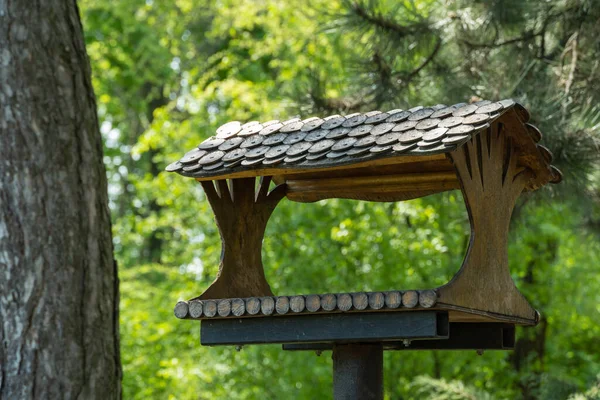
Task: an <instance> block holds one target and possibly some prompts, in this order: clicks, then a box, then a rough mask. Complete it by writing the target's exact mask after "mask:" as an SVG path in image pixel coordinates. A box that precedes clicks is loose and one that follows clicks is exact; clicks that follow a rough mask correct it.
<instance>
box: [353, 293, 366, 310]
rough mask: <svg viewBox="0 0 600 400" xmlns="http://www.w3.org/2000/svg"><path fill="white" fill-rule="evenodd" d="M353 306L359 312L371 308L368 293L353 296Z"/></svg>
mask: <svg viewBox="0 0 600 400" xmlns="http://www.w3.org/2000/svg"><path fill="white" fill-rule="evenodd" d="M352 305H353V306H354V308H356V309H357V310H364V309H366V308H367V307H368V306H369V296H367V294H366V293H354V294H352Z"/></svg>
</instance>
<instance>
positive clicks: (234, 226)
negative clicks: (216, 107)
mask: <svg viewBox="0 0 600 400" xmlns="http://www.w3.org/2000/svg"><path fill="white" fill-rule="evenodd" d="M528 121H529V113H528V111H527V110H526V109H525V108H524V107H523V106H521V105H520V104H517V103H515V102H514V101H512V100H502V101H498V102H491V101H480V102H477V103H473V104H465V103H461V104H455V105H452V106H446V105H436V106H432V107H415V108H412V109H409V110H407V111H403V110H391V111H388V112H380V111H372V112H368V113H364V114H361V113H356V114H351V115H346V116H340V115H332V116H328V117H325V118H318V117H311V118H307V119H304V120H301V119H300V118H293V119H290V120H288V121H283V122H279V121H268V122H264V123H259V122H257V121H252V122H248V123H245V124H242V123H240V122H237V121H233V122H229V123H227V124H225V125H223V126H221V127H220V128H219V129H218V130H217V132H216V135H215V136H213V137H210V138H209V139H207V140H205V141H203V142H202V143H200V144H199V145H198V147H197V148H195V149H192V150H191V151H189V152H188V153H187V154H186V155H185V156H183V157H182V158H181V159H180V160H179V161H176V162H174V163H172V164H170V165H169V166H168V167H167V171H172V172H178V173H179V174H181V175H183V176H186V177H191V178H194V179H195V180H197V181H198V182H200V183H201V184H202V187H203V188H204V191H205V193H206V197H207V199H208V201H209V202H210V204H211V207H212V209H213V211H214V213H215V219H216V223H217V225H218V227H219V231H220V233H221V238H222V248H223V251H222V254H221V263H220V266H219V273H218V275H217V277H216V279H215V281H214V282H213V283H212V285H210V287H208V288H207V289H206V290H205V291H204V292H203V293H202V294H201V295H199V296H198V297H195V298H193V299H190V300H188V301H181V302H179V303H177V305H176V306H175V315H176V316H177V317H178V318H182V319H196V320H203V323H202V338H201V341H202V344H206V345H224V344H235V345H244V344H254V343H282V344H284V348H285V349H288V350H306V349H309V350H311V349H312V350H315V349H316V350H318V349H322V350H324V349H334V360H336V359H337V361H335V362H334V364H335V365H336V366H337V367H336V368H337V370H339V371H342V370H345V368H346V367H347V366H348V365H354V364H353V362H356V363H358V364H356V365H354V367H357V365H359V364H360V363H364V362H367V361H368V360H370V359H372V360H375V359H377V360H379V355H378V354H379V352H380V351H382V350H383V349H394V350H404V349H461V348H465V349H466V348H478V349H484V348H488V349H510V348H512V347H513V346H514V327H515V325H535V324H536V323H537V322H538V321H539V313H538V312H537V311H536V310H535V309H534V308H533V307H532V306H531V305H530V304H529V302H528V301H527V300H526V299H525V297H524V296H523V295H522V294H521V293H520V292H519V291H518V289H517V288H516V286H515V284H514V282H513V280H512V278H511V276H510V271H509V265H508V232H509V224H510V219H511V215H512V212H513V208H514V205H515V202H516V200H517V198H518V197H519V195H520V194H521V193H522V192H523V191H533V190H537V189H539V188H540V187H542V186H544V185H546V184H547V183H558V182H560V181H561V173H560V171H559V170H558V169H556V168H555V167H554V166H552V165H551V161H552V154H551V153H550V151H549V150H548V149H547V148H545V147H544V146H542V145H540V144H539V143H538V142H539V141H540V140H541V137H542V135H541V133H540V132H539V130H538V129H537V128H535V127H534V126H533V125H531V124H529V123H528ZM257 178H259V179H258V181H257ZM273 183H274V184H275V185H274V187H273V188H272V187H271V186H272V184H273ZM455 189H460V190H461V191H462V194H463V198H464V200H465V205H466V208H467V211H468V215H469V220H470V224H471V240H470V242H469V246H468V249H467V251H466V254H465V258H464V261H463V263H462V265H461V266H460V268H459V269H458V272H457V273H456V275H455V276H454V277H453V278H452V279H451V280H450V282H448V283H447V284H445V285H443V286H441V287H437V288H426V289H422V290H405V289H403V288H396V289H398V290H390V291H385V292H371V293H366V292H359V293H322V294H307V295H295V296H286V295H285V294H284V295H274V294H273V292H272V291H271V288H270V286H269V284H268V282H267V280H266V278H265V274H264V270H263V265H262V259H261V247H262V241H263V237H264V232H265V228H266V225H267V221H268V219H269V217H270V215H271V213H272V212H273V210H274V209H275V207H276V206H277V204H278V203H279V201H281V200H282V199H283V198H287V199H288V200H291V201H296V202H315V201H319V200H323V199H328V198H345V199H356V200H366V201H376V202H390V201H403V200H408V199H414V198H419V197H423V196H427V195H430V194H434V193H439V192H444V191H448V190H455ZM390 284H393V283H392V282H390ZM392 287H393V286H392ZM407 341H408V342H410V345H409V346H407V345H406V344H407V343H408V342H407ZM356 342H360V343H371V345H372V346H375V347H369V348H368V349H367V348H365V349H362V348H360V347H356V348H353V347H352V345H351V344H350V343H356ZM339 346H350V347H347V349H350V350H348V352H346V353H344V355H341V354H338V355H337V356H336V355H335V354H336V351H335V349H336V348H338V347H339ZM369 349H370V350H369ZM363 352H364V354H363ZM355 356H356V357H355ZM353 357H355V358H353ZM365 360H367V361H365ZM348 363H349V364H348ZM378 363H379V362H378ZM354 367H352V368H354ZM363 367H365V368H367V367H368V364H364V365H363ZM357 368H358V367H357ZM336 376H338V374H336ZM371 378H373V379H374V380H377V379H378V377H377V376H374V377H371ZM336 379H337V382H338V384H335V382H334V386H336V387H338V392H336V393H338V394H340V396H337V395H336V396H337V397H339V398H345V397H344V396H342V395H341V393H342V392H340V390H341V391H346V390H347V389H348V387H349V386H348V385H349V382H346V381H345V379H343V378H342V375H339V377H338V378H336ZM350 386H352V385H350ZM348 390H349V389H348ZM357 390H358V389H357ZM357 393H358V392H357ZM368 398H379V397H378V396H375V397H368Z"/></svg>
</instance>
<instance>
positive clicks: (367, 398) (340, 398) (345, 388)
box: [333, 343, 383, 400]
mask: <svg viewBox="0 0 600 400" xmlns="http://www.w3.org/2000/svg"><path fill="white" fill-rule="evenodd" d="M333 398H334V399H335V400H359V399H360V400H383V345H382V344H381V343H374V344H343V345H337V344H336V345H334V346H333Z"/></svg>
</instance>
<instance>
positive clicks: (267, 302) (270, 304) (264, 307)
mask: <svg viewBox="0 0 600 400" xmlns="http://www.w3.org/2000/svg"><path fill="white" fill-rule="evenodd" d="M273 311H275V300H273V298H272V297H263V298H262V299H260V312H262V313H263V314H264V315H271V314H273Z"/></svg>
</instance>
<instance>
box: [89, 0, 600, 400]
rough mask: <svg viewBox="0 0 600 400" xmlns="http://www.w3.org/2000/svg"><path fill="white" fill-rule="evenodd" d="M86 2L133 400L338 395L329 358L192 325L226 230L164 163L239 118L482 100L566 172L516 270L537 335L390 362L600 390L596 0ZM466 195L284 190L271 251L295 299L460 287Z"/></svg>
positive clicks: (389, 359) (448, 393)
mask: <svg viewBox="0 0 600 400" xmlns="http://www.w3.org/2000/svg"><path fill="white" fill-rule="evenodd" d="M80 6H81V8H82V13H83V22H84V28H85V32H86V40H87V46H88V52H89V54H90V58H91V62H92V67H93V72H94V86H95V90H96V95H97V97H98V106H99V116H100V119H101V130H102V133H103V135H104V138H105V152H106V153H105V154H106V157H105V163H106V164H107V166H108V174H109V175H108V178H109V194H110V201H111V203H110V205H111V209H112V215H113V230H114V242H115V250H116V257H117V259H118V261H119V265H120V267H121V280H122V286H121V289H122V294H121V299H122V300H121V308H122V313H121V334H122V356H123V364H124V395H125V398H140V399H141V398H180V399H191V398H206V399H214V398H227V399H279V398H306V399H312V398H328V397H329V396H331V374H330V368H331V360H330V359H329V356H328V355H327V354H324V355H322V356H321V357H317V356H316V355H314V354H312V353H307V354H300V353H286V352H283V351H281V349H280V347H278V346H267V347H248V348H245V349H244V350H243V351H241V352H235V350H233V349H229V348H201V347H200V346H199V340H198V324H197V323H192V322H189V321H188V322H186V321H177V320H175V319H174V317H173V315H172V308H173V306H174V304H175V303H176V301H177V300H179V299H187V298H190V297H192V296H195V295H198V294H199V293H200V292H201V291H202V290H203V289H204V288H205V287H206V286H207V285H208V284H209V283H210V282H211V281H212V279H213V278H214V276H215V272H216V268H217V264H218V257H219V253H220V242H219V238H218V232H217V230H216V226H215V225H214V223H213V221H212V219H213V217H212V213H211V212H210V209H209V206H208V202H207V201H206V200H205V199H204V195H203V193H202V190H201V188H200V186H199V185H196V184H194V182H193V181H191V180H189V179H184V178H181V177H179V176H177V175H174V174H166V173H161V171H162V169H163V168H164V166H165V165H167V164H168V163H169V162H170V161H173V160H175V159H177V158H178V156H180V155H181V154H182V151H184V150H185V149H189V148H191V147H192V146H194V145H196V144H198V143H199V142H200V141H201V140H202V139H204V138H206V137H208V136H211V135H212V134H214V132H215V130H216V128H217V127H218V126H219V125H221V124H223V123H225V122H227V121H229V120H232V119H235V120H241V121H249V120H253V119H257V120H269V119H288V118H291V117H293V116H296V115H301V116H303V117H307V116H310V115H313V114H314V115H321V116H322V115H324V114H328V113H350V112H355V111H370V110H373V109H381V110H383V111H385V109H391V108H398V107H399V108H410V107H412V106H415V105H433V104H437V103H446V104H452V103H455V102H461V101H475V100H478V99H480V98H483V99H492V100H494V99H502V98H514V99H516V100H518V101H520V102H521V103H523V104H524V105H525V106H526V107H527V108H528V109H529V110H530V111H531V113H532V117H533V120H532V122H533V123H534V124H535V125H536V126H538V127H539V128H540V129H541V131H542V132H543V134H544V138H543V142H544V144H545V145H548V146H549V147H550V148H551V150H552V151H553V152H554V156H555V159H556V162H555V164H556V165H558V166H559V168H561V169H562V171H563V173H564V174H565V179H564V182H563V183H562V184H561V185H558V186H554V187H547V188H544V189H543V190H541V191H539V192H536V193H534V194H527V195H524V196H522V199H521V200H520V203H519V205H518V208H517V211H516V212H515V215H514V219H513V225H512V230H513V231H512V243H511V247H510V256H511V265H512V274H513V278H514V280H515V282H516V283H517V285H518V286H519V288H520V289H521V291H523V292H524V293H525V294H526V296H527V297H528V299H529V300H530V301H531V303H532V304H533V305H534V306H536V307H537V308H538V309H539V310H540V311H541V313H542V316H543V317H542V320H541V323H540V325H539V326H537V327H536V328H530V329H521V330H519V331H518V342H517V348H516V350H515V351H514V352H512V353H504V352H489V353H486V354H484V355H483V356H478V355H476V354H475V353H471V352H418V353H417V352H403V353H402V354H397V353H396V354H393V353H390V354H386V359H385V363H386V382H385V385H386V393H387V396H388V397H389V398H390V399H399V398H406V399H410V398H439V399H454V398H457V399H462V398H473V399H475V398H476V399H481V398H494V399H495V398H498V399H500V398H523V399H534V398H540V399H566V398H569V396H571V397H572V398H577V399H580V398H598V380H597V379H598V378H597V374H598V372H599V371H600V340H598V339H599V338H600V305H599V304H600V294H599V293H600V279H598V277H599V276H600V267H599V265H600V241H599V240H598V239H599V234H600V214H599V212H598V207H599V204H600V202H599V195H600V185H599V177H600V174H599V173H598V160H599V158H600V157H599V156H600V151H599V144H600V142H599V134H598V130H599V127H600V125H599V124H600V84H599V83H598V82H600V65H599V63H600V41H599V40H598V37H600V24H598V21H599V20H600V4H598V2H597V1H594V0H556V1H533V0H521V1H517V0H509V1H501V0H486V1H484V0H459V1H442V0H413V1H408V0H407V1H392V0H355V1H351V0H307V1H298V2H289V1H284V0H269V1H263V2H255V1H249V0H243V1H241V0H238V1H232V0H221V1H218V2H212V1H202V0H195V1H192V0H176V1H170V2H166V1H158V0H124V1H119V2H109V1H106V0H82V1H80ZM460 196H461V195H460V193H458V192H454V193H445V194H440V195H435V196H431V197H428V198H423V199H419V200H414V201H410V202H405V203H397V204H395V203H381V204H370V203H364V202H355V201H340V200H328V201H323V202H320V203H317V204H308V205H306V204H291V203H290V202H282V204H280V206H279V207H278V209H277V210H276V211H275V213H274V215H273V218H272V219H271V222H270V223H269V226H268V228H267V234H266V239H265V246H264V250H263V258H264V264H265V267H266V272H267V277H268V278H269V280H270V283H271V286H272V288H273V289H274V291H276V292H277V293H281V294H295V293H307V292H321V291H322V292H327V291H337V290H352V289H356V290H358V289H361V290H379V289H382V290H383V289H390V288H399V287H400V288H402V287H404V288H407V287H410V288H415V287H416V288H419V287H431V286H436V285H441V284H443V283H445V282H446V281H447V280H448V279H449V278H450V277H451V276H452V275H453V273H454V272H455V271H457V270H458V266H459V263H460V261H461V260H462V256H463V252H464V249H465V248H466V243H467V241H468V221H467V215H466V211H465V209H464V205H463V202H462V199H461V198H460ZM299 271H301V273H298V272H299ZM367 277H368V278H367ZM298 366H301V367H300V368H299V367H298ZM594 393H595V394H594ZM578 396H579V397H578ZM586 396H587V397H586ZM594 396H596V397H594Z"/></svg>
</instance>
